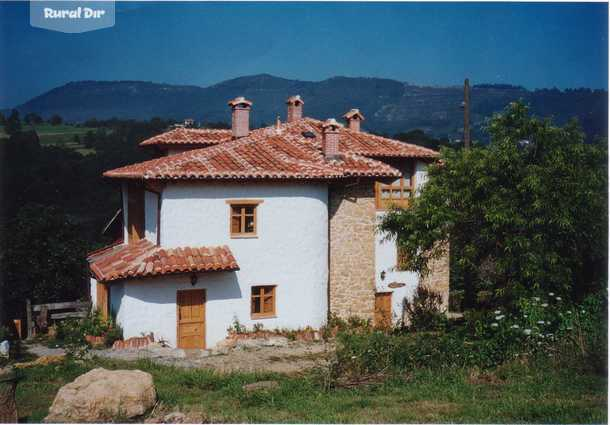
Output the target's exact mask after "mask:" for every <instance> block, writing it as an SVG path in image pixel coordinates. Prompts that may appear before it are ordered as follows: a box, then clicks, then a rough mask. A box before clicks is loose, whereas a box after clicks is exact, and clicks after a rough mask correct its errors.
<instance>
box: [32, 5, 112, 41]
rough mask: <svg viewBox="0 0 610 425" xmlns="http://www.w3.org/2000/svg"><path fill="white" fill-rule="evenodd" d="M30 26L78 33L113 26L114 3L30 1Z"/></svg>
mask: <svg viewBox="0 0 610 425" xmlns="http://www.w3.org/2000/svg"><path fill="white" fill-rule="evenodd" d="M30 25H32V26H33V27H36V28H44V29H47V30H51V31H60V32H67V33H80V32H87V31H94V30H99V29H102V28H108V27H112V26H114V1H79V0H71V1H70V0H64V1H56V0H30Z"/></svg>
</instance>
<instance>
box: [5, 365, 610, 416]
mask: <svg viewBox="0 0 610 425" xmlns="http://www.w3.org/2000/svg"><path fill="white" fill-rule="evenodd" d="M100 366H101V367H105V368H109V369H119V368H120V369H134V368H137V369H141V370H144V371H147V372H149V373H151V374H152V375H153V377H154V381H155V385H156V388H157V392H158V398H159V401H160V403H161V404H162V405H163V406H166V407H167V408H169V409H179V410H181V411H182V412H185V413H186V412H199V414H200V415H201V417H202V418H203V420H205V421H210V422H233V423H238V422H266V423H273V422H275V423H282V422H287V423H298V422H301V423H305V422H308V423H313V422H316V423H331V422H335V423H347V422H351V423H363V422H371V423H383V422H387V423H391V422H419V423H421V422H436V423H439V422H461V423H466V422H469V423H506V422H512V423H516V422H536V423H576V422H577V423H599V422H607V411H606V387H607V380H606V377H604V376H599V375H595V374H594V373H592V372H587V371H586V370H583V369H577V368H572V367H565V366H563V367H558V366H557V365H556V364H554V363H552V362H551V361H550V360H549V361H537V362H535V363H532V364H522V363H518V362H515V363H510V364H508V365H504V366H501V367H498V368H496V369H494V370H492V371H486V372H485V373H484V374H481V373H479V372H477V371H476V370H472V369H447V370H441V371H439V370H435V371H433V370H428V369H418V370H414V371H410V372H408V373H404V374H402V375H394V376H389V377H387V378H386V379H384V380H382V381H380V382H378V383H376V384H373V385H366V386H361V387H355V388H337V387H332V386H330V387H329V386H326V385H324V384H323V380H322V379H321V378H320V373H319V372H318V373H316V372H312V373H307V374H304V375H300V376H286V375H278V374H269V373H263V374H257V373H231V374H219V373H215V372H213V371H210V370H202V369H179V368H174V367H170V366H161V365H157V364H154V363H152V362H150V361H138V362H129V363H127V362H118V361H108V360H99V359H96V360H89V361H86V362H84V363H81V364H79V363H75V362H74V361H69V360H68V361H66V362H64V363H62V364H59V365H49V366H44V367H36V368H32V369H27V370H23V371H21V372H20V374H21V379H20V381H19V384H18V387H17V405H18V409H19V416H20V420H22V421H27V422H40V421H41V420H42V419H43V418H44V416H45V415H46V414H47V411H48V408H49V406H50V404H51V403H52V401H53V398H54V396H55V394H56V392H57V390H58V389H59V388H60V387H61V386H62V385H64V384H65V383H68V382H70V381H72V380H73V379H74V378H76V377H77V376H78V375H80V374H82V373H84V372H86V371H88V370H90V369H92V368H94V367H100ZM270 379H271V380H275V381H277V382H278V383H279V386H278V388H277V389H274V390H264V391H256V392H246V391H244V390H243V388H242V386H243V385H244V384H248V383H253V382H257V381H261V380H270Z"/></svg>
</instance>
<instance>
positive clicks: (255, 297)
mask: <svg viewBox="0 0 610 425" xmlns="http://www.w3.org/2000/svg"><path fill="white" fill-rule="evenodd" d="M250 315H251V316H252V318H253V319H257V318H259V319H260V318H264V317H275V286H272V285H267V286H253V287H252V296H251V304H250Z"/></svg>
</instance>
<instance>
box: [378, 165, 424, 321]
mask: <svg viewBox="0 0 610 425" xmlns="http://www.w3.org/2000/svg"><path fill="white" fill-rule="evenodd" d="M426 170H427V164H426V163H425V162H421V161H417V162H416V165H415V187H416V190H417V191H418V192H419V190H420V189H421V187H422V186H423V185H424V184H425V182H426V181H427V178H428V175H427V174H428V173H427V171H426ZM384 214H385V212H383V211H378V212H377V221H378V222H379V221H380V220H381V218H382V217H383V215H384ZM396 262H397V249H396V241H394V240H386V235H385V234H382V233H381V232H377V234H376V235H375V285H376V290H377V292H392V316H393V320H394V321H395V322H396V321H398V320H400V319H401V318H402V310H403V308H402V303H403V300H404V299H405V298H408V299H411V298H412V297H413V295H414V294H415V290H416V289H417V285H418V284H419V277H418V275H417V273H415V272H405V271H397V270H396ZM382 273H383V274H384V278H383V279H382ZM391 283H398V284H404V286H402V287H400V288H390V287H388V285H389V284H391Z"/></svg>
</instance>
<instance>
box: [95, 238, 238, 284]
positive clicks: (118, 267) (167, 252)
mask: <svg viewBox="0 0 610 425" xmlns="http://www.w3.org/2000/svg"><path fill="white" fill-rule="evenodd" d="M87 260H88V261H89V267H90V268H91V272H92V273H93V275H94V276H95V278H96V279H97V280H99V281H100V282H112V281H115V280H119V279H126V278H138V277H149V276H162V275H167V274H177V273H191V272H210V271H235V270H239V266H238V265H237V261H235V257H233V253H232V252H231V250H230V249H229V247H227V246H214V247H196V248H195V247H180V248H162V247H159V246H156V245H154V244H153V243H152V242H150V241H148V240H146V239H142V240H140V241H138V242H134V243H130V244H123V245H112V246H109V247H108V248H106V249H102V250H98V251H95V252H92V253H90V254H89V256H88V257H87Z"/></svg>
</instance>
